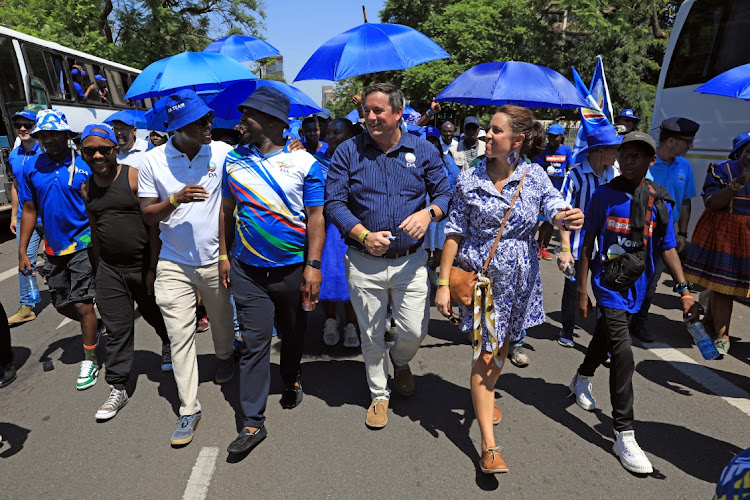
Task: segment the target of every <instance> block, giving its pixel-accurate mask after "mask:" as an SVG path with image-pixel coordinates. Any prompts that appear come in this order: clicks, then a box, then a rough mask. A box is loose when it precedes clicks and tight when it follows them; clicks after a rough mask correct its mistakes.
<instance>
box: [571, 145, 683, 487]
mask: <svg viewBox="0 0 750 500" xmlns="http://www.w3.org/2000/svg"><path fill="white" fill-rule="evenodd" d="M617 160H618V162H619V165H620V170H621V176H620V177H617V178H615V179H614V180H613V181H611V182H609V183H608V184H606V185H604V186H601V187H599V188H598V189H597V190H596V191H595V192H594V196H593V198H592V199H591V203H590V205H589V209H588V211H587V212H586V222H585V223H584V231H585V236H584V240H583V244H582V246H581V260H580V263H579V266H578V276H577V283H578V286H577V296H578V304H577V307H576V310H577V312H578V314H580V315H581V316H582V317H583V318H585V317H586V314H587V309H588V296H587V288H586V285H587V279H588V271H589V260H590V259H591V287H592V289H593V290H594V296H595V297H596V302H597V323H596V329H595V331H594V335H593V338H592V339H591V343H590V344H589V348H588V351H587V352H586V357H585V358H584V360H583V363H582V364H581V366H580V367H579V368H578V371H577V372H576V374H575V376H574V377H573V380H572V381H571V382H570V388H571V392H574V393H575V396H576V403H577V404H578V406H580V407H581V408H583V409H584V410H593V409H594V408H595V407H596V401H595V400H594V398H593V396H592V395H591V377H593V376H594V371H595V370H596V368H597V367H598V366H599V365H600V364H601V363H602V362H603V361H604V360H605V359H606V358H607V352H609V353H611V354H612V366H611V369H610V374H609V376H610V384H609V385H610V399H611V403H612V419H613V425H614V432H615V438H616V442H615V444H614V447H613V451H614V453H615V454H616V455H617V456H618V457H619V458H620V463H621V464H622V466H623V467H625V468H626V469H627V470H629V471H631V472H635V473H642V474H649V473H651V472H653V467H652V466H651V462H649V460H648V458H647V457H646V455H645V453H643V450H641V448H640V447H639V446H638V443H637V442H636V440H635V432H634V431H633V384H632V379H633V370H634V361H633V352H632V349H631V339H630V333H629V331H628V319H629V316H630V315H631V314H633V313H635V312H637V311H638V310H639V308H640V306H641V303H642V302H643V298H644V295H645V293H646V289H647V287H648V283H649V280H650V279H651V277H652V276H653V273H654V261H655V259H656V258H657V256H658V254H659V253H661V257H662V259H663V260H664V263H665V264H666V265H667V268H668V269H669V272H670V274H671V275H672V277H673V278H674V280H675V283H678V285H677V286H675V291H676V292H677V293H679V294H680V295H681V303H682V311H683V319H684V320H685V321H688V318H691V317H692V316H693V315H694V314H695V313H696V309H697V307H696V305H695V303H694V301H693V297H692V295H690V290H689V288H688V287H689V283H687V282H685V277H684V276H683V274H682V266H681V264H680V259H679V257H678V255H677V251H676V250H675V236H674V228H673V226H672V224H671V214H672V210H671V205H670V204H671V203H674V202H673V201H672V199H671V198H670V197H669V194H668V193H667V191H666V189H665V188H663V187H662V186H660V185H658V184H653V183H652V182H651V181H647V180H646V179H645V178H646V172H647V171H648V169H649V167H650V166H651V165H653V164H654V162H655V161H656V145H655V143H654V140H653V139H652V138H651V137H650V136H649V135H647V134H644V133H643V132H631V133H629V134H628V135H626V136H625V138H624V139H623V141H622V144H621V145H620V147H619V148H618V151H617ZM646 220H648V221H649V223H648V225H647V224H646ZM595 242H596V244H598V247H597V248H598V250H597V252H596V253H595V254H594V255H593V257H592V250H593V249H594V244H595ZM644 245H645V249H644ZM625 253H634V254H636V255H641V256H642V257H641V258H642V261H643V262H644V263H645V272H644V273H643V274H641V276H640V277H638V278H637V280H636V281H635V283H634V284H633V285H632V286H631V287H629V288H628V289H626V290H623V291H617V290H616V289H615V287H614V286H613V285H612V284H611V280H607V279H605V260H609V259H615V258H616V257H617V256H619V255H622V254H625Z"/></svg>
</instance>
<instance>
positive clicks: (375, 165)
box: [325, 132, 451, 254]
mask: <svg viewBox="0 0 750 500" xmlns="http://www.w3.org/2000/svg"><path fill="white" fill-rule="evenodd" d="M427 194H429V196H430V200H431V203H432V204H434V205H436V206H438V207H440V210H442V211H443V213H444V214H447V213H448V205H449V204H450V199H451V193H450V184H449V183H448V178H447V177H446V175H445V170H444V169H443V159H442V158H441V157H440V153H439V152H438V150H437V148H435V146H433V145H432V144H430V143H429V142H427V141H426V140H424V139H420V138H418V137H415V136H413V135H411V134H404V133H402V134H401V139H400V140H399V142H398V144H397V145H396V147H394V148H393V149H392V150H391V151H389V152H387V153H385V152H383V151H382V150H381V149H380V148H379V147H378V146H377V145H376V144H375V142H374V141H373V140H372V138H371V137H370V134H368V133H366V132H365V133H364V134H361V135H359V136H357V137H354V138H352V139H349V140H348V141H345V142H344V143H342V144H341V145H339V147H337V148H336V152H335V153H334V155H333V158H332V159H331V166H330V167H329V169H328V179H327V180H326V203H325V214H326V217H327V218H328V219H329V220H330V221H331V222H333V224H334V225H335V226H336V227H337V228H338V229H339V231H341V233H342V234H343V235H344V236H348V234H349V231H351V230H352V228H353V227H354V226H356V225H357V224H359V223H362V224H363V225H364V226H365V227H366V228H367V229H369V230H370V231H390V232H391V234H393V236H395V237H396V240H395V241H393V242H392V243H391V245H390V248H389V250H388V253H390V254H392V253H398V252H403V251H406V250H409V249H411V248H414V247H416V246H418V245H419V244H421V240H420V241H416V240H413V239H411V238H410V237H409V236H407V235H406V233H404V232H403V231H402V230H400V229H399V228H398V226H399V224H401V222H403V221H404V219H406V218H407V217H408V216H410V215H411V214H413V213H414V212H418V211H419V210H422V209H424V208H425V206H426V196H425V195H427ZM347 243H348V244H349V245H350V246H353V247H355V248H357V249H359V250H364V247H362V245H360V244H359V242H357V241H353V240H352V239H351V238H348V237H347Z"/></svg>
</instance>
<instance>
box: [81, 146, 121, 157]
mask: <svg viewBox="0 0 750 500" xmlns="http://www.w3.org/2000/svg"><path fill="white" fill-rule="evenodd" d="M114 149H115V148H114V146H98V147H95V146H87V147H85V148H82V149H81V151H83V154H84V155H86V156H94V155H95V154H96V153H99V154H100V155H102V156H107V155H109V154H111V153H112V150H114Z"/></svg>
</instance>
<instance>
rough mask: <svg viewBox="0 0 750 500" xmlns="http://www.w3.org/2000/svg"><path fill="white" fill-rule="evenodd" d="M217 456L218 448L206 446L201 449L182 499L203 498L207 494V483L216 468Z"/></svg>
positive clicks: (209, 482) (195, 499)
mask: <svg viewBox="0 0 750 500" xmlns="http://www.w3.org/2000/svg"><path fill="white" fill-rule="evenodd" d="M218 456H219V448H217V447H215V446H206V447H204V448H202V449H201V452H200V453H199V454H198V458H197V459H195V465H194V466H193V472H191V473H190V479H188V483H187V488H185V494H184V495H182V498H183V500H203V499H204V498H206V495H208V485H209V484H211V478H212V477H213V475H214V471H215V470H216V458H217V457H218Z"/></svg>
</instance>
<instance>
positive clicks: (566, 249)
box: [560, 247, 571, 253]
mask: <svg viewBox="0 0 750 500" xmlns="http://www.w3.org/2000/svg"><path fill="white" fill-rule="evenodd" d="M560 251H561V252H568V253H571V252H570V248H568V247H560Z"/></svg>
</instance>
